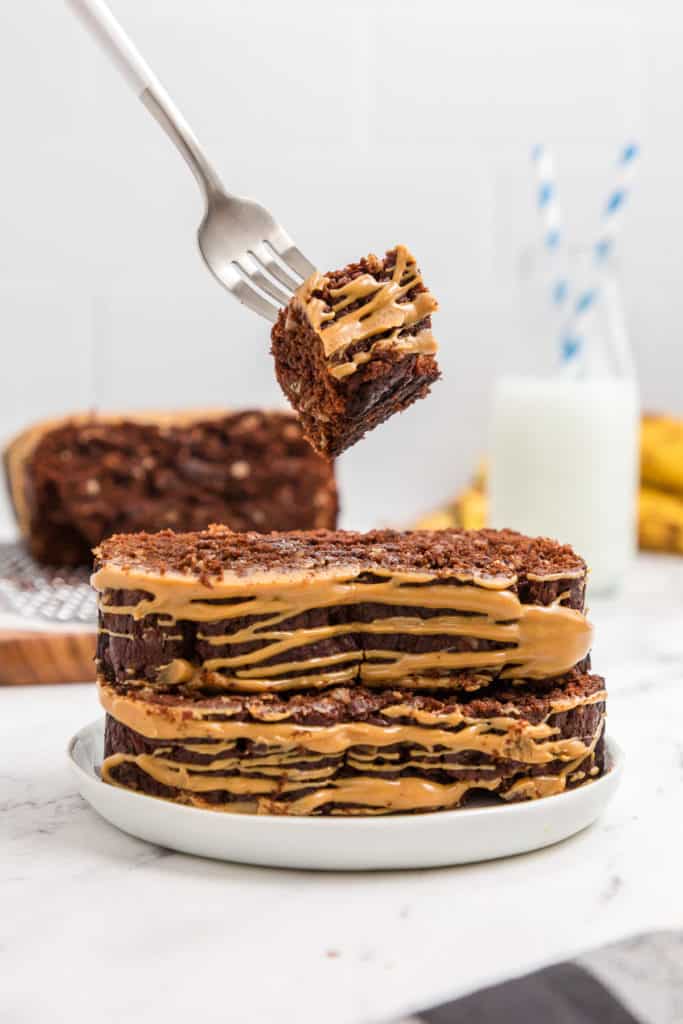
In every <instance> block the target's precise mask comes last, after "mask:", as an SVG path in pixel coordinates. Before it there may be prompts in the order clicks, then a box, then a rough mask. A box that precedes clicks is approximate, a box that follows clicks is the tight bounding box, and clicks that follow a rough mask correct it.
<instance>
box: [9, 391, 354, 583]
mask: <svg viewBox="0 0 683 1024" xmlns="http://www.w3.org/2000/svg"><path fill="white" fill-rule="evenodd" d="M5 468H6V474H7V480H8V483H9V491H10V495H11V498H12V502H13V505H14V509H15V512H16V517H17V522H18V525H19V528H20V531H21V533H22V535H23V537H24V539H25V541H26V542H27V544H28V547H29V549H30V551H31V554H32V555H33V557H34V558H35V559H37V560H38V561H39V562H43V563H47V564H50V565H81V564H82V565H90V564H91V561H92V547H93V545H94V544H99V542H100V541H101V540H102V539H103V538H104V537H107V536H109V535H110V534H112V533H127V532H134V531H136V530H160V529H164V528H165V527H169V528H171V529H174V530H198V529H202V528H204V527H206V526H208V525H209V523H214V522H221V523H227V524H228V525H229V526H230V527H231V528H232V529H234V530H265V531H267V530H294V529H302V530H306V529H315V528H317V527H325V528H328V529H330V528H334V527H335V526H336V521H337V489H336V486H335V480H334V469H333V466H332V464H331V463H329V462H328V461H327V460H326V459H323V458H322V457H321V456H320V455H318V454H317V453H316V452H314V451H313V450H312V449H311V447H310V445H309V444H308V443H307V442H306V440H305V439H304V437H303V434H302V431H301V426H300V424H299V422H298V420H297V418H296V416H294V414H293V413H291V412H279V411H276V410H273V411H271V410H263V409H245V410H240V411H235V412H228V411H225V410H215V411H206V410H203V411H185V412H148V413H126V414H114V413H110V414H90V415H76V416H69V417H65V418H63V419H59V420H51V421H47V422H43V423H38V424H34V425H33V426H32V427H29V428H28V429H27V430H25V431H23V432H22V433H21V434H19V435H18V436H17V437H16V438H14V440H13V441H12V442H11V443H10V444H9V445H8V447H7V449H6V451H5Z"/></svg>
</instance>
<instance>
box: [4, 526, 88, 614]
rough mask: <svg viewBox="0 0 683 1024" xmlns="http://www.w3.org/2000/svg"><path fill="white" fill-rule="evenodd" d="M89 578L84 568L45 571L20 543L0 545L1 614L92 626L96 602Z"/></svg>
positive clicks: (47, 569)
mask: <svg viewBox="0 0 683 1024" xmlns="http://www.w3.org/2000/svg"><path fill="white" fill-rule="evenodd" d="M89 576H90V574H89V571H88V570H87V569H85V568H79V569H59V568H46V567H45V566H42V565H38V563H37V562H34V560H33V559H32V558H31V556H30V555H29V554H28V552H27V551H26V549H25V548H24V546H23V545H22V544H21V543H18V542H9V543H7V542H4V543H0V614H1V613H5V614H10V615H19V616H21V617H22V618H25V619H27V620H30V619H32V620H33V621H34V622H35V620H36V619H38V620H42V621H43V622H53V623H81V624H87V625H94V624H95V621H96V618H97V603H96V599H95V594H94V592H93V590H92V589H91V587H90V584H89Z"/></svg>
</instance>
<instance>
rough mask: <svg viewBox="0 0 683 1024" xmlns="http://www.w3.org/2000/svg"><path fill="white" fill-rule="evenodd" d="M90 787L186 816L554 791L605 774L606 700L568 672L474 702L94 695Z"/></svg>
mask: <svg viewBox="0 0 683 1024" xmlns="http://www.w3.org/2000/svg"><path fill="white" fill-rule="evenodd" d="M100 699H101V701H102V704H103V706H104V708H105V709H106V712H107V725H106V733H105V751H104V762H103V764H102V778H103V779H104V781H105V782H109V783H111V784H113V785H118V786H123V787H126V788H130V789H135V790H138V791H140V792H143V793H148V794H150V795H152V796H157V797H163V798H165V799H168V800H175V801H178V802H180V803H185V804H191V805H194V806H197V807H206V808H212V809H214V810H227V811H233V812H240V811H241V812H247V813H262V814H296V815H325V814H333V815H338V814H346V815H352V814H363V815H368V814H389V813H396V812H416V811H434V810H439V809H446V808H454V807H457V806H459V805H461V804H463V803H465V802H466V801H467V800H469V799H470V798H471V797H472V796H474V795H476V794H482V793H483V794H487V795H489V796H492V797H499V798H502V800H506V801H511V800H523V799H533V798H537V797H542V796H549V795H552V794H555V793H561V792H563V791H564V790H566V789H571V788H573V787H575V786H578V785H581V784H582V783H585V782H588V781H590V780H591V779H594V778H596V777H597V776H598V775H600V774H601V773H602V772H603V771H604V769H605V748H604V720H605V700H606V693H605V688H604V682H603V680H602V679H601V678H600V677H599V676H591V675H585V674H578V673H574V674H572V675H571V676H569V677H567V678H565V679H563V680H556V681H554V682H552V683H550V684H547V685H545V686H544V687H541V688H536V689H530V688H525V689H521V690H511V689H506V688H505V687H504V686H502V685H498V686H497V687H495V688H494V689H492V690H491V692H490V693H487V694H486V695H485V696H484V697H472V696H469V697H468V696H467V695H465V696H461V697H459V698H455V697H447V698H440V697H429V696H423V695H418V694H414V693H411V692H409V691H408V692H406V691H404V690H395V689H390V690H383V691H380V692H376V691H371V690H368V689H366V688H363V687H354V688H346V687H342V688H337V689H334V690H331V691H329V692H328V693H326V694H324V695H320V694H317V693H315V692H313V693H310V692H309V693H304V694H299V695H296V696H293V697H288V698H286V699H280V698H279V697H277V696H276V695H273V694H270V695H265V696H259V697H244V696H242V697H238V696H213V697H202V696H199V695H197V694H196V693H193V692H187V691H186V690H182V689H181V690H178V691H177V692H175V693H166V694H160V693H159V692H158V691H155V690H154V689H152V688H141V689H140V688H134V687H125V686H118V687H116V686H111V685H109V684H106V683H101V684H100Z"/></svg>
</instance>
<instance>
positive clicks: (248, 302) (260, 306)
mask: <svg viewBox="0 0 683 1024" xmlns="http://www.w3.org/2000/svg"><path fill="white" fill-rule="evenodd" d="M219 281H220V283H221V284H222V285H224V286H225V287H226V288H227V289H228V291H229V292H230V293H231V294H232V295H234V296H235V298H236V299H238V300H239V302H241V303H242V304H243V305H244V306H248V307H249V309H253V311H254V312H255V313H258V314H259V316H262V317H265V319H266V320H269V321H270V322H271V324H273V323H275V321H276V320H277V315H278V310H277V307H276V306H274V305H273V303H272V302H270V301H269V300H268V299H266V298H265V296H263V295H261V293H260V292H258V291H256V289H255V288H252V286H251V285H250V284H248V283H247V281H246V280H245V279H244V278H243V277H242V275H241V274H240V273H239V272H238V271H237V270H236V269H235V267H234V266H231V267H230V268H229V273H228V268H225V269H224V270H223V273H222V275H221V277H220V278H219Z"/></svg>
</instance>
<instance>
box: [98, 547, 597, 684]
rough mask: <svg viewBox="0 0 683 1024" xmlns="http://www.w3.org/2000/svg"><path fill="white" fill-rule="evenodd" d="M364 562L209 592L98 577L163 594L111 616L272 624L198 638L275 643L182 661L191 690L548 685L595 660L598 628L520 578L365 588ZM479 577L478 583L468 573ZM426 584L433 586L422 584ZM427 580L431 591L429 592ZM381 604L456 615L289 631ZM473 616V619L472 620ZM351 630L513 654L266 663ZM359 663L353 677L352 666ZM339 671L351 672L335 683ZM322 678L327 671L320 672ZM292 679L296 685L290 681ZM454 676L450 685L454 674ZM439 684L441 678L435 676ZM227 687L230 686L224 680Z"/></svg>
mask: <svg viewBox="0 0 683 1024" xmlns="http://www.w3.org/2000/svg"><path fill="white" fill-rule="evenodd" d="M362 571H363V567H361V566H342V567H339V568H337V569H335V570H334V572H330V573H329V575H328V576H326V577H324V578H320V576H316V575H315V573H313V572H310V573H308V574H306V573H304V572H299V573H297V574H291V575H288V576H286V577H284V578H283V577H280V578H277V577H276V576H275V575H274V574H272V573H271V574H268V573H253V574H250V575H246V576H241V577H240V576H236V575H234V574H225V576H224V578H223V579H222V580H217V581H216V582H215V583H214V585H213V586H211V587H208V586H206V585H204V584H202V583H201V582H199V581H197V580H196V579H192V578H191V577H186V576H185V577H184V576H180V575H177V574H176V575H174V574H171V573H169V574H167V575H164V576H161V575H154V574H152V573H145V572H143V571H140V570H138V571H135V570H127V569H124V568H119V567H116V566H113V565H107V566H104V567H103V568H102V569H100V570H99V571H98V572H97V573H95V574H94V576H93V577H92V583H93V586H94V587H95V588H96V589H97V590H99V591H104V590H106V589H114V590H116V589H127V590H144V591H146V592H148V593H150V594H151V595H152V596H151V598H149V599H143V600H141V601H140V602H139V603H138V604H136V605H118V606H117V605H108V604H106V603H105V602H104V601H103V600H101V601H100V611H101V612H102V613H103V614H107V615H129V616H132V617H133V618H134V619H136V620H139V619H142V618H144V617H145V616H146V615H151V614H156V615H160V616H163V617H164V619H163V625H164V626H172V625H173V624H174V623H176V622H178V621H179V620H187V621H191V622H198V623H209V622H217V621H223V620H231V619H239V618H244V617H251V616H262V618H260V619H259V620H258V621H252V622H251V623H249V624H248V625H246V626H244V627H242V628H240V629H237V630H236V631H235V632H234V633H230V634H221V635H220V636H210V635H207V634H204V633H202V632H201V631H199V633H198V635H199V637H200V638H201V639H203V640H204V642H206V643H208V644H210V645H211V646H217V645H221V644H231V645H232V644H249V643H253V642H254V641H261V642H263V646H261V647H259V648H258V649H257V650H254V651H250V652H248V653H246V654H237V655H233V656H228V657H216V658H207V659H205V660H204V661H203V662H202V663H201V665H193V664H192V663H190V662H187V661H184V660H183V659H174V661H172V662H170V663H169V665H167V666H165V667H164V669H163V670H162V676H161V681H165V682H187V683H191V682H192V681H193V679H194V678H195V677H196V676H198V675H199V673H200V672H208V673H217V672H218V671H219V670H223V669H229V670H230V671H229V673H226V674H225V676H224V686H223V688H225V689H226V690H231V689H232V690H241V689H244V690H247V691H248V692H258V691H259V690H272V689H274V688H278V680H279V679H281V680H282V683H281V686H280V688H282V689H287V688H293V687H296V686H301V685H313V686H315V685H327V684H328V683H329V682H331V681H335V682H339V681H341V679H340V676H339V672H340V671H341V672H343V673H344V674H345V678H346V679H347V680H348V679H350V678H354V679H358V680H360V681H362V682H363V683H366V684H367V685H368V686H382V685H384V684H385V683H391V684H394V685H397V686H400V685H401V683H402V682H403V683H404V685H406V684H405V682H404V680H405V678H406V677H408V676H410V677H412V681H413V682H414V679H415V677H419V676H420V674H422V673H425V672H430V671H432V672H433V671H436V672H442V673H447V672H452V671H455V670H465V669H484V668H486V669H494V670H497V671H498V672H499V673H500V675H501V677H502V678H510V679H544V678H550V677H552V676H556V675H562V674H563V673H565V672H568V671H569V670H570V669H571V668H573V667H574V665H576V664H577V663H578V662H580V661H581V660H582V659H583V658H584V657H585V656H586V655H587V654H588V652H589V650H590V647H591V641H592V627H591V625H590V623H589V622H588V620H587V619H586V617H585V616H584V615H583V614H582V613H581V612H579V611H576V610H574V609H571V608H566V607H564V606H563V605H561V604H559V603H557V602H556V603H554V604H552V605H549V606H543V605H529V604H523V603H522V602H520V600H519V598H518V597H517V596H516V594H514V593H513V592H512V591H511V590H509V589H506V588H508V587H509V586H510V584H511V582H512V580H511V579H510V577H498V578H494V579H491V578H481V579H476V580H472V577H469V579H470V580H471V582H469V583H467V582H464V583H461V584H459V585H452V584H445V583H443V582H440V581H439V577H437V576H435V575H433V574H431V573H424V572H415V573H411V572H398V571H397V572H388V571H384V570H380V569H374V568H373V569H372V572H373V575H374V576H381V577H384V578H383V579H382V580H381V582H375V583H362V582H358V580H357V579H355V578H354V577H356V576H358V574H359V573H360V572H362ZM465 578H467V577H465ZM420 584H423V585H420ZM424 584H429V585H428V586H425V585H424ZM235 598H239V599H240V600H238V601H237V602H236V603H231V604H223V605H221V604H215V603H209V602H215V601H217V600H221V599H232V600H234V599H235ZM364 602H371V603H373V604H374V603H377V604H382V605H386V606H407V607H417V608H429V609H433V608H445V609H448V614H445V615H439V616H435V617H433V618H431V619H423V618H420V617H418V616H415V617H411V616H395V617H392V618H388V619H375V620H373V621H372V622H352V623H345V624H341V625H327V626H318V627H311V628H304V627H301V628H297V629H278V626H280V625H281V623H283V622H284V621H286V620H288V619H291V618H293V617H294V616H297V615H301V614H303V613H304V612H307V611H310V610H311V609H314V608H315V609H317V608H325V607H338V606H342V605H354V604H363V603H364ZM467 613H469V614H467ZM348 633H356V634H358V633H362V634H378V635H381V634H383V633H399V634H408V635H411V636H424V635H429V634H432V635H452V636H467V637H473V638H475V639H478V640H493V641H498V642H501V643H505V644H509V645H510V646H508V647H505V648H502V649H500V650H493V651H458V652H451V651H448V650H439V651H430V652H426V653H422V654H403V653H401V652H398V651H386V650H380V649H369V650H368V649H365V650H363V651H348V652H342V653H339V654H335V655H327V656H313V657H310V656H307V657H305V658H303V659H300V660H297V659H296V658H294V659H293V660H286V661H283V662H280V663H278V664H274V665H263V662H264V661H267V660H269V659H271V658H273V657H275V656H277V655H281V654H283V653H286V652H288V651H293V652H295V651H296V649H297V648H300V647H302V646H305V645H309V644H313V643H318V642H320V641H321V640H326V639H330V638H332V637H335V636H340V635H344V634H348ZM349 662H352V663H355V667H352V668H351V669H349V666H348V663H349ZM330 666H341V668H339V669H336V670H335V671H334V672H333V673H332V675H330V674H326V672H325V669H328V668H329V667H330ZM316 670H318V671H316ZM302 671H303V672H306V673H308V674H307V675H306V677H305V680H302V678H301V677H296V676H295V677H294V678H291V674H292V673H298V672H302ZM283 677H285V678H283ZM444 678H447V677H446V676H444ZM435 679H437V680H438V676H437V677H435ZM212 681H213V683H215V685H218V684H219V678H218V677H217V676H214V677H213V680H212Z"/></svg>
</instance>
